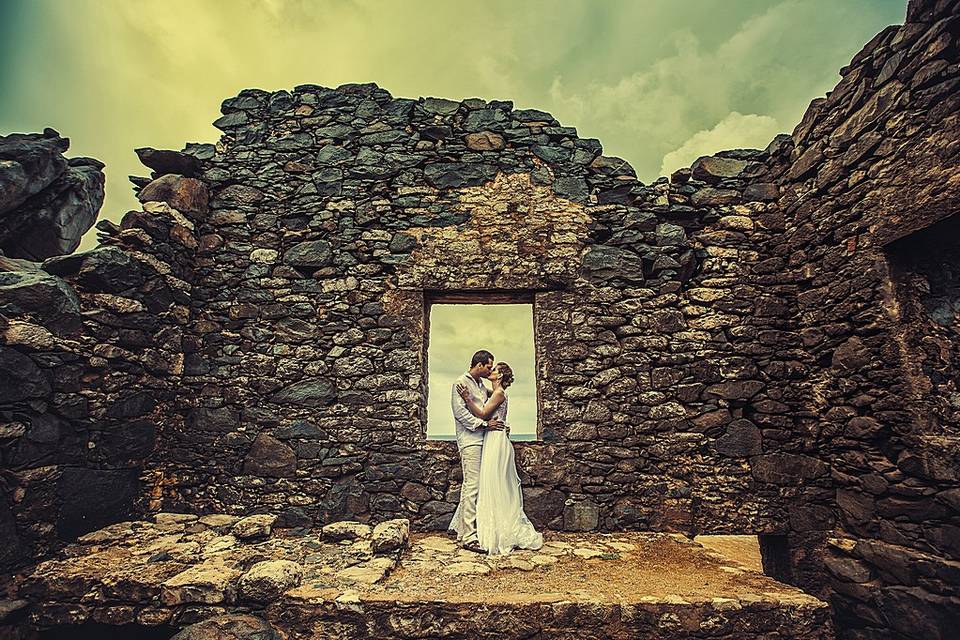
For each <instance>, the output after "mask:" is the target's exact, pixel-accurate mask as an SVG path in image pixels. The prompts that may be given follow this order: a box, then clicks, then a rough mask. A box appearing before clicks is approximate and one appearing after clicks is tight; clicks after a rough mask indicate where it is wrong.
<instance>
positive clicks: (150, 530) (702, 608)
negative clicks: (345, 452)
mask: <svg viewBox="0 0 960 640" xmlns="http://www.w3.org/2000/svg"><path fill="white" fill-rule="evenodd" d="M274 522H275V519H274V517H273V516H270V515H254V516H250V517H246V518H242V519H241V518H237V517H235V516H227V515H208V516H202V517H198V516H193V515H186V514H173V513H162V514H158V515H157V516H156V517H155V519H154V521H152V522H124V523H119V524H115V525H111V526H109V527H106V528H104V529H101V530H99V531H96V532H93V533H90V534H87V535H85V536H83V537H81V538H80V539H79V540H78V541H77V543H76V544H73V545H71V546H69V547H67V548H66V549H65V550H64V552H63V553H62V554H61V557H59V558H56V559H51V560H47V561H45V562H42V563H40V564H39V565H38V566H37V567H36V568H35V569H34V570H33V571H32V572H31V573H30V574H29V575H26V576H25V577H23V578H22V580H21V581H20V584H19V585H18V588H17V593H16V595H15V598H16V599H12V600H7V601H5V602H4V604H3V606H2V607H0V611H2V612H3V615H5V616H6V615H9V616H11V617H15V616H16V615H17V612H18V611H19V615H20V616H21V618H23V619H24V622H25V624H24V626H30V627H32V628H33V629H34V630H36V629H40V630H44V629H45V630H47V632H48V633H49V632H50V630H54V631H56V630H58V629H59V630H61V633H62V629H63V628H65V627H67V626H77V628H84V625H87V626H89V625H90V624H100V625H103V624H106V625H112V626H118V627H119V626H122V625H136V626H139V628H144V629H145V628H148V627H149V628H153V629H156V628H159V627H168V628H170V629H171V632H170V633H171V634H172V633H173V632H174V631H176V630H177V629H178V628H183V629H182V630H181V631H180V632H179V636H178V638H180V639H181V640H185V639H187V638H195V639H210V638H234V637H236V638H252V637H258V638H265V637H284V636H286V637H288V638H340V637H398V638H399V637H451V638H452V637H497V638H502V637H509V638H513V637H516V638H527V637H556V638H561V637H574V635H576V636H577V637H579V638H620V637H666V636H664V635H663V634H669V635H670V637H677V638H701V637H703V638H706V637H710V638H728V637H729V638H751V637H765V638H766V637H790V638H827V637H831V628H830V623H829V620H828V610H827V606H826V604H824V603H823V602H820V601H819V600H817V599H815V598H813V597H811V596H808V595H806V594H804V593H803V592H801V591H799V590H797V589H795V588H793V587H789V586H787V585H784V584H781V583H778V582H776V581H774V580H772V579H770V578H768V577H766V576H763V575H762V574H760V573H758V572H756V571H753V570H751V569H749V568H748V567H747V566H745V565H744V564H741V563H740V562H737V561H736V560H733V559H731V558H729V557H725V556H723V555H720V553H718V552H715V551H712V550H709V549H707V548H705V547H704V546H702V545H700V544H698V543H696V542H694V541H692V540H689V539H687V538H686V537H684V536H682V535H679V534H655V533H636V532H633V533H618V534H560V533H551V532H548V533H547V536H546V544H545V545H544V546H543V548H541V549H539V550H536V551H517V552H515V553H513V554H511V555H509V556H506V557H487V556H483V555H478V554H474V553H470V552H468V551H464V550H463V549H460V548H459V547H458V545H457V544H456V543H455V542H454V541H453V540H452V539H450V538H447V537H445V536H442V535H437V534H415V535H413V536H410V534H409V527H408V523H407V522H406V521H405V520H391V521H386V522H383V523H380V524H378V525H376V526H371V525H368V524H362V523H357V522H338V523H333V524H329V525H327V526H325V527H323V528H322V529H321V530H310V529H296V530H280V531H277V530H275V529H274V528H273V525H274ZM741 551H742V549H741ZM584 626H586V627H587V630H584ZM131 628H134V627H131ZM265 629H266V630H268V631H264V630H265ZM225 630H226V631H225ZM230 630H233V631H230ZM268 632H269V634H279V635H264V634H267V633H268ZM231 634H232V635H231ZM251 634H254V635H251ZM255 634H261V635H255ZM24 637H26V636H24Z"/></svg>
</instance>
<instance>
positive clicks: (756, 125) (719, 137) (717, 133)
mask: <svg viewBox="0 0 960 640" xmlns="http://www.w3.org/2000/svg"><path fill="white" fill-rule="evenodd" d="M780 130H781V127H780V125H779V124H777V121H776V119H774V118H771V117H770V116H761V115H757V114H754V113H751V114H747V115H743V114H742V113H737V112H736V111H734V112H733V113H730V114H729V115H727V117H726V118H724V119H723V120H721V121H720V122H718V123H717V124H716V126H714V127H713V128H712V129H703V130H702V131H698V132H696V133H695V134H693V135H692V136H690V138H689V139H688V140H687V141H686V142H684V143H683V144H682V145H680V146H679V147H678V148H676V149H674V150H673V151H671V152H670V153H668V154H667V155H665V156H663V163H662V164H661V165H660V175H663V176H668V175H670V174H671V173H673V172H674V171H676V170H677V169H679V168H681V167H689V166H690V165H691V164H693V162H694V161H695V160H696V159H697V158H699V157H700V156H709V155H713V154H714V153H716V152H717V151H724V150H726V149H738V148H745V149H752V148H757V149H763V148H764V147H766V146H767V144H768V143H769V142H770V141H771V140H772V139H773V137H774V136H775V135H777V133H779V132H780Z"/></svg>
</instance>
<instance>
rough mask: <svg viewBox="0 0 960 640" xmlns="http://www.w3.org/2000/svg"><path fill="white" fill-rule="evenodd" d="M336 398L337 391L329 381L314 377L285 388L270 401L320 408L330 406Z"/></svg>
mask: <svg viewBox="0 0 960 640" xmlns="http://www.w3.org/2000/svg"><path fill="white" fill-rule="evenodd" d="M336 397H337V390H336V388H334V386H333V385H332V384H331V383H330V382H329V381H328V380H326V379H325V378H320V377H314V378H307V379H305V380H301V381H300V382H294V383H293V384H290V385H287V386H286V387H283V388H282V389H280V390H279V391H277V392H276V393H274V394H273V395H272V396H271V397H270V401H271V402H274V403H276V404H296V405H300V406H304V407H319V406H323V405H327V404H330V403H331V402H333V401H334V400H335V399H336Z"/></svg>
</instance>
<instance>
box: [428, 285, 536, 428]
mask: <svg viewBox="0 0 960 640" xmlns="http://www.w3.org/2000/svg"><path fill="white" fill-rule="evenodd" d="M520 299H521V300H522V298H520ZM460 300H464V301H465V302H459V301H460ZM476 300H481V301H483V302H482V303H481V302H476ZM426 313H427V327H428V341H427V358H426V361H427V372H426V373H427V376H426V378H427V381H428V387H427V439H428V440H456V432H455V426H454V421H453V409H452V407H451V397H452V388H453V384H454V383H455V381H456V380H457V378H459V377H460V376H461V375H463V374H464V373H466V372H467V370H468V369H469V368H470V359H471V357H472V356H473V354H474V353H475V352H476V351H479V350H481V349H485V350H487V351H489V352H491V353H492V354H493V356H494V361H495V362H497V363H499V362H506V363H507V364H509V365H510V368H511V369H512V370H513V374H514V382H513V383H512V384H511V385H510V386H509V387H508V388H507V390H506V392H507V398H508V406H507V424H509V425H510V439H511V440H514V441H530V440H536V439H537V433H538V429H537V425H538V420H539V416H538V413H539V412H538V402H537V381H536V347H535V340H534V324H533V304H532V301H531V302H519V301H518V299H517V297H516V296H513V297H509V296H508V297H503V296H500V297H497V298H493V297H488V298H482V297H481V298H477V297H463V296H457V297H449V296H448V297H446V298H440V297H435V298H433V299H432V300H429V301H428V304H427V309H426ZM485 385H486V386H487V389H488V390H489V389H490V382H489V381H485Z"/></svg>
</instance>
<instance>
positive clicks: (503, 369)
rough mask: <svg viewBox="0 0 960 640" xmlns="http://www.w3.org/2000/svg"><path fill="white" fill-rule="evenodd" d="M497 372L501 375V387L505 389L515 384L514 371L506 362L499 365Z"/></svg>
mask: <svg viewBox="0 0 960 640" xmlns="http://www.w3.org/2000/svg"><path fill="white" fill-rule="evenodd" d="M497 371H498V372H499V373H500V386H502V387H503V388H504V389H506V388H507V387H509V386H510V385H511V384H513V369H511V368H510V365H508V364H507V363H506V362H498V363H497Z"/></svg>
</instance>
